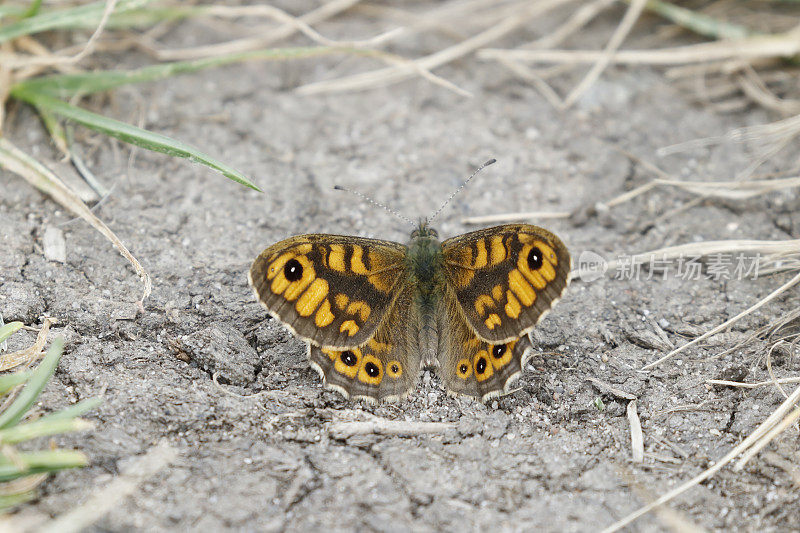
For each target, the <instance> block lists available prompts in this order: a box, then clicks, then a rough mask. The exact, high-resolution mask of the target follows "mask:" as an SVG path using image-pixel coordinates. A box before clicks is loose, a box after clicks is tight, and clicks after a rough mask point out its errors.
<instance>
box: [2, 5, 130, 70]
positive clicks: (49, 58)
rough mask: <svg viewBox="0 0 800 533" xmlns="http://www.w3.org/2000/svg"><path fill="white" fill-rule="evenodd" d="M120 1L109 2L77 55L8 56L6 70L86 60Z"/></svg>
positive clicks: (5, 59) (60, 64)
mask: <svg viewBox="0 0 800 533" xmlns="http://www.w3.org/2000/svg"><path fill="white" fill-rule="evenodd" d="M117 1H118V0H107V2H106V6H105V8H104V10H103V15H102V17H101V19H100V23H99V24H98V25H97V28H96V29H95V31H94V33H92V35H91V37H89V40H88V41H87V42H86V44H85V45H84V46H83V48H82V49H81V50H80V51H79V52H78V53H77V54H75V55H72V56H69V57H63V56H59V55H56V54H47V55H43V56H38V57H30V56H20V55H17V54H12V55H6V56H5V57H3V58H2V61H0V62H2V63H4V64H5V66H6V68H10V69H18V68H26V69H29V68H31V67H55V66H63V65H75V64H77V63H79V62H80V61H82V60H83V59H85V58H86V57H87V56H88V55H89V54H91V53H92V51H93V50H94V46H95V44H96V43H97V40H98V39H99V38H100V35H101V34H102V33H103V30H104V29H105V27H106V24H108V19H109V18H110V17H111V14H112V13H113V12H114V8H115V7H116V6H117Z"/></svg>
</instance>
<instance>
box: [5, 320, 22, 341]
mask: <svg viewBox="0 0 800 533" xmlns="http://www.w3.org/2000/svg"><path fill="white" fill-rule="evenodd" d="M23 325H24V324H23V323H22V322H9V323H8V324H6V325H5V326H3V327H0V342H3V341H4V340H6V339H7V338H9V337H10V336H11V335H13V334H14V333H15V332H17V331H19V329H20V328H22V326H23Z"/></svg>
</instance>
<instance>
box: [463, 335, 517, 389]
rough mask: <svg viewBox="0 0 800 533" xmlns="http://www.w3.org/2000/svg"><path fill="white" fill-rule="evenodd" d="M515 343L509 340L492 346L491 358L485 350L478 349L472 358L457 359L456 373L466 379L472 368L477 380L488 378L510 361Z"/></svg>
mask: <svg viewBox="0 0 800 533" xmlns="http://www.w3.org/2000/svg"><path fill="white" fill-rule="evenodd" d="M516 343H517V341H511V342H509V343H508V344H497V345H495V346H492V348H491V352H492V357H491V358H490V357H489V354H488V353H487V351H486V350H480V351H479V352H478V353H476V354H475V355H474V356H473V357H472V360H470V359H469V358H466V357H465V358H463V359H461V360H459V361H458V364H457V365H456V375H457V376H458V377H460V378H461V379H467V378H469V377H470V376H471V375H472V371H473V369H474V371H475V378H476V379H477V380H478V381H484V380H486V379H489V378H490V377H491V376H492V374H494V371H495V370H500V369H501V368H503V367H504V366H506V365H507V364H508V363H509V361H511V356H512V353H513V351H514V345H515V344H516ZM490 362H491V363H490Z"/></svg>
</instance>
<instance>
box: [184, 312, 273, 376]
mask: <svg viewBox="0 0 800 533" xmlns="http://www.w3.org/2000/svg"><path fill="white" fill-rule="evenodd" d="M178 344H179V348H180V350H181V352H182V355H186V356H188V358H189V359H190V360H191V361H194V362H195V363H197V365H198V366H199V367H200V368H202V369H203V370H205V371H206V372H209V373H211V374H215V373H216V374H218V375H219V377H220V379H221V380H223V381H227V382H228V383H231V384H233V385H239V386H244V385H249V384H250V383H252V382H253V380H254V379H255V375H256V367H255V365H254V363H255V362H257V361H258V360H259V358H258V353H256V351H255V350H254V349H253V347H252V346H250V345H249V344H248V343H247V340H246V339H245V338H244V336H243V335H242V334H241V333H240V332H239V330H237V329H235V328H233V327H231V326H228V325H226V324H212V325H210V326H208V327H205V328H203V329H201V330H200V331H198V332H196V333H192V334H191V335H186V336H185V337H183V338H181V339H180V341H178Z"/></svg>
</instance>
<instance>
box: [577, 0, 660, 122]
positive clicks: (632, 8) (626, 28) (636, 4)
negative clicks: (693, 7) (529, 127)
mask: <svg viewBox="0 0 800 533" xmlns="http://www.w3.org/2000/svg"><path fill="white" fill-rule="evenodd" d="M645 4H647V0H632V1H631V3H630V5H629V6H628V10H627V11H626V12H625V15H624V16H623V17H622V21H620V23H619V26H617V29H616V30H614V34H613V35H612V36H611V39H609V41H608V44H607V45H606V48H605V50H603V55H602V56H601V57H600V58H599V59H598V60H597V62H596V63H595V64H594V65H592V68H591V69H590V70H589V72H588V73H587V74H586V76H585V77H584V78H583V79H582V80H581V81H580V83H578V85H576V86H575V88H573V89H572V91H571V92H570V93H569V94H568V95H567V97H566V98H565V99H564V103H563V104H562V106H561V108H562V109H566V108H568V107H571V106H572V104H574V103H575V102H577V101H578V99H579V98H580V97H581V96H582V95H583V93H585V92H586V91H587V90H589V87H591V86H592V84H593V83H594V82H595V81H597V78H599V77H600V74H602V73H603V71H604V70H605V69H606V67H607V66H608V65H609V63H610V62H611V59H612V58H613V56H614V53H615V52H616V51H617V49H618V48H619V47H620V45H621V44H622V41H624V40H625V37H627V36H628V33H630V31H631V29H632V28H633V25H634V24H636V21H637V20H639V16H640V15H641V14H642V10H643V9H644V7H645Z"/></svg>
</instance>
